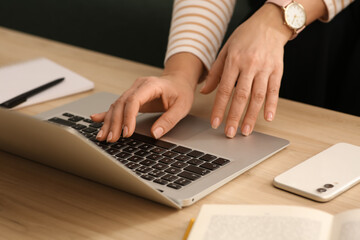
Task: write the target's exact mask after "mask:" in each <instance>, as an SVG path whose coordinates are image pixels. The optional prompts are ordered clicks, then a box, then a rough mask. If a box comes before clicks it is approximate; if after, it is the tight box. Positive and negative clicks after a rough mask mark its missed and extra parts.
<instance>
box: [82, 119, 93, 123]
mask: <svg viewBox="0 0 360 240" xmlns="http://www.w3.org/2000/svg"><path fill="white" fill-rule="evenodd" d="M83 121H84V122H86V123H93V120H91V119H89V118H85V119H83Z"/></svg>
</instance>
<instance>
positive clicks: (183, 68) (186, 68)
mask: <svg viewBox="0 0 360 240" xmlns="http://www.w3.org/2000/svg"><path fill="white" fill-rule="evenodd" d="M203 71H204V65H203V63H202V62H201V60H200V59H199V58H198V57H196V56H195V55H193V54H191V53H187V52H182V53H177V54H175V55H173V56H171V57H170V58H169V59H168V60H167V61H166V63H165V68H164V71H163V74H162V76H169V77H171V78H174V79H181V80H182V81H186V82H187V83H189V84H190V85H191V86H192V88H193V89H194V90H195V88H196V85H197V83H198V81H199V79H200V77H201V75H202V73H203Z"/></svg>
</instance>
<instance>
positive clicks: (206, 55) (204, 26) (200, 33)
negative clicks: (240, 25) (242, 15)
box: [165, 0, 354, 70]
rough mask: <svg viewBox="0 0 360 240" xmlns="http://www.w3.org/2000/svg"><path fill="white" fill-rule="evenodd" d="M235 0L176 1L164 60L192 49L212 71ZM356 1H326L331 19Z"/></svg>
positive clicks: (323, 19) (325, 19)
mask: <svg viewBox="0 0 360 240" xmlns="http://www.w3.org/2000/svg"><path fill="white" fill-rule="evenodd" d="M235 1H236V0H175V1H174V6H173V13H172V21H171V28H170V33H169V41H168V46H167V52H166V56H165V62H166V61H167V60H168V59H169V58H170V57H171V56H172V55H174V54H176V53H180V52H190V53H192V54H194V55H195V56H197V57H198V58H199V59H200V60H201V61H202V62H203V64H204V65H205V67H206V68H207V69H208V70H209V69H210V67H211V65H212V63H213V62H214V61H215V58H216V55H217V52H218V50H219V48H220V45H221V43H222V40H223V38H224V35H225V32H226V29H227V26H228V24H229V21H230V18H231V16H232V13H233V11H234V7H235ZM353 1H354V0H324V2H325V4H326V7H327V10H328V15H327V17H326V18H322V19H321V20H322V21H325V22H328V21H330V20H331V19H332V18H334V17H335V15H336V14H337V13H339V12H340V11H341V10H343V9H344V8H345V7H346V6H348V5H349V4H350V3H351V2H353Z"/></svg>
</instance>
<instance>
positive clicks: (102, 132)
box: [96, 104, 114, 141]
mask: <svg viewBox="0 0 360 240" xmlns="http://www.w3.org/2000/svg"><path fill="white" fill-rule="evenodd" d="M113 108H114V104H111V106H110V108H109V110H108V111H107V112H106V114H105V117H104V124H103V126H102V127H101V129H100V131H99V132H98V134H97V135H96V139H97V140H99V141H105V139H106V138H107V136H108V132H109V128H110V119H111V116H112V110H113Z"/></svg>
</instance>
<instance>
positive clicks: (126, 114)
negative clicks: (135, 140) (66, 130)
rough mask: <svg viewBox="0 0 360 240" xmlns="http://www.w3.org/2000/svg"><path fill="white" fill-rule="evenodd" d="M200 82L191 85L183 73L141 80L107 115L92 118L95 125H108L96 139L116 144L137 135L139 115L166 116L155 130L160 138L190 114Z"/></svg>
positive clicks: (95, 115)
mask: <svg viewBox="0 0 360 240" xmlns="http://www.w3.org/2000/svg"><path fill="white" fill-rule="evenodd" d="M196 82H197V81H189V79H188V76H187V75H186V74H183V73H182V72H176V73H165V75H163V76H161V77H141V78H139V79H137V80H136V81H135V82H134V84H133V85H132V86H131V87H130V89H128V90H127V91H125V92H124V93H123V94H122V95H121V96H120V97H119V98H118V99H117V100H116V101H115V102H114V103H113V104H112V105H111V106H110V108H109V110H108V111H107V112H103V113H97V114H93V115H91V119H92V120H93V121H95V122H102V121H103V122H104V124H103V126H102V128H101V130H100V131H99V133H98V135H97V137H96V138H97V139H98V140H99V141H104V140H106V141H108V142H115V141H117V140H118V139H119V138H120V136H121V133H122V136H123V137H130V136H131V135H132V134H133V133H134V131H135V125H136V116H137V114H138V112H164V113H163V114H162V115H161V116H160V117H159V118H158V119H157V120H156V122H155V123H154V124H153V126H152V128H151V133H152V135H153V136H154V137H155V138H160V137H161V136H163V135H164V134H165V133H167V132H168V131H169V130H170V129H172V128H173V127H174V126H175V125H176V124H177V123H178V122H179V121H180V120H181V119H182V118H184V117H185V116H186V115H187V114H188V113H189V111H190V109H191V106H192V103H193V100H194V91H195V87H196Z"/></svg>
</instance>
